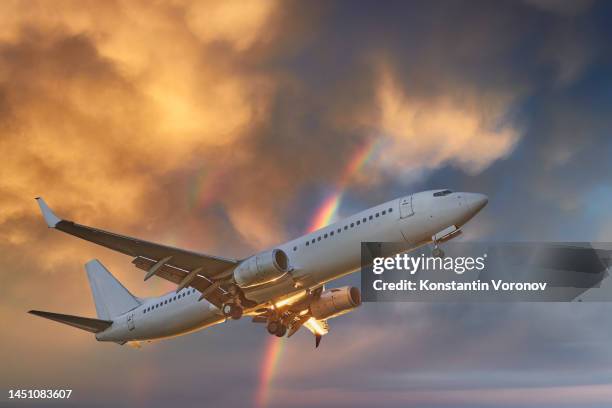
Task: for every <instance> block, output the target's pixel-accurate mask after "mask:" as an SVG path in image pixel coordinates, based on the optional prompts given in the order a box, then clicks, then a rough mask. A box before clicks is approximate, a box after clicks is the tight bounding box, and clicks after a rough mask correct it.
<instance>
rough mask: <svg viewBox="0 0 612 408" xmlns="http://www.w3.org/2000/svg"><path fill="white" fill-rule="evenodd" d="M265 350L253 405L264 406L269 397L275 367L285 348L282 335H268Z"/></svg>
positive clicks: (261, 407) (263, 407) (260, 407)
mask: <svg viewBox="0 0 612 408" xmlns="http://www.w3.org/2000/svg"><path fill="white" fill-rule="evenodd" d="M269 338H270V340H268V344H267V346H266V352H265V354H264V359H263V364H262V367H261V375H260V381H259V388H258V392H257V396H256V398H255V406H256V407H259V408H265V407H266V406H267V405H268V401H269V399H270V391H271V390H272V380H273V379H274V374H275V373H276V368H277V366H278V362H279V360H280V356H281V355H282V354H283V349H284V348H285V339H284V338H283V337H276V336H269Z"/></svg>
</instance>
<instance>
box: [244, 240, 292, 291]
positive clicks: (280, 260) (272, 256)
mask: <svg viewBox="0 0 612 408" xmlns="http://www.w3.org/2000/svg"><path fill="white" fill-rule="evenodd" d="M287 272H289V258H288V257H287V254H286V253H285V252H284V251H282V250H280V249H273V250H271V251H267V252H262V253H260V254H257V255H253V256H252V257H250V258H248V259H246V260H244V261H242V262H241V263H240V265H238V266H237V267H236V269H234V281H235V282H236V284H237V285H238V286H240V287H241V288H246V287H249V286H256V285H261V284H263V283H267V282H271V281H273V280H275V279H278V278H280V277H281V276H283V275H284V274H286V273H287Z"/></svg>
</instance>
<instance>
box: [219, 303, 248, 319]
mask: <svg viewBox="0 0 612 408" xmlns="http://www.w3.org/2000/svg"><path fill="white" fill-rule="evenodd" d="M221 311H222V312H223V315H224V316H225V317H231V318H232V319H234V320H238V319H240V318H241V317H242V312H243V310H242V307H240V305H237V304H235V303H226V304H224V305H223V307H222V308H221Z"/></svg>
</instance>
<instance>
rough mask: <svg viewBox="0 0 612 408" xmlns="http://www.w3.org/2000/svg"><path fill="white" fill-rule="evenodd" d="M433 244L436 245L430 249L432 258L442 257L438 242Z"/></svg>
mask: <svg viewBox="0 0 612 408" xmlns="http://www.w3.org/2000/svg"><path fill="white" fill-rule="evenodd" d="M435 245H436V246H435V247H434V249H433V250H432V251H431V255H433V257H434V258H444V251H443V250H442V249H441V248H440V247H438V244H435Z"/></svg>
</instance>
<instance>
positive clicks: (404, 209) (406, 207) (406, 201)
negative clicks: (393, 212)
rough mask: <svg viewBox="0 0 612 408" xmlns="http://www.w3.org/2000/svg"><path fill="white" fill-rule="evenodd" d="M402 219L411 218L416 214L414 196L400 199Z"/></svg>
mask: <svg viewBox="0 0 612 408" xmlns="http://www.w3.org/2000/svg"><path fill="white" fill-rule="evenodd" d="M399 206H400V218H406V217H410V216H411V215H413V214H414V210H413V209H412V196H411V195H410V196H408V197H404V198H401V199H400V202H399Z"/></svg>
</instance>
